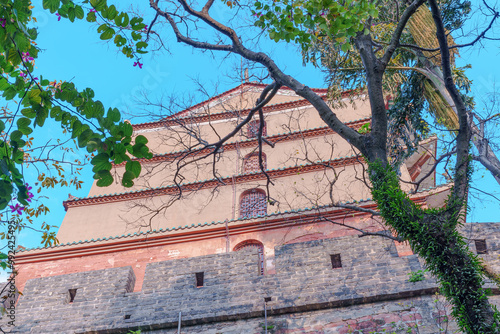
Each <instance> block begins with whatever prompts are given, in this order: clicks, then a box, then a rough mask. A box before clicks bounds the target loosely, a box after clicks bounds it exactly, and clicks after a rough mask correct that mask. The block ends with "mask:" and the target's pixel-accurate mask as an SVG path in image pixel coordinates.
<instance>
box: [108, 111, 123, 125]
mask: <svg viewBox="0 0 500 334" xmlns="http://www.w3.org/2000/svg"><path fill="white" fill-rule="evenodd" d="M106 117H107V118H109V119H110V120H111V121H112V122H113V123H116V122H119V121H120V118H121V115H120V111H119V110H118V109H116V108H109V109H108V115H107V116H106Z"/></svg>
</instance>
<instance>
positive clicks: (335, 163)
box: [63, 156, 364, 210]
mask: <svg viewBox="0 0 500 334" xmlns="http://www.w3.org/2000/svg"><path fill="white" fill-rule="evenodd" d="M363 162H364V159H363V157H361V156H351V157H344V158H340V159H335V160H329V161H322V162H321V163H316V164H311V165H301V166H295V167H288V168H281V169H273V170H268V171H266V173H267V175H268V176H269V177H270V178H278V177H285V176H291V175H296V174H297V173H308V172H314V171H319V170H322V169H325V168H326V166H328V167H341V166H350V165H354V164H360V163H363ZM325 165H326V166H325ZM265 179H266V175H265V174H264V173H262V172H256V173H250V174H240V175H237V176H235V177H232V176H227V177H223V178H220V179H210V180H205V181H198V182H193V183H186V184H181V185H179V186H175V185H172V186H167V187H159V188H154V189H145V190H137V191H132V192H126V193H120V194H110V195H100V196H95V197H87V198H76V199H71V200H67V201H64V202H63V205H64V208H65V209H66V210H68V208H72V207H78V206H86V205H96V204H103V203H112V202H121V201H129V200H136V199H141V198H148V197H153V196H163V195H171V194H175V193H177V192H178V191H179V190H182V191H183V192H184V191H196V190H202V189H207V188H214V187H216V186H224V185H228V184H232V182H234V183H236V184H240V183H246V182H251V181H260V180H265Z"/></svg>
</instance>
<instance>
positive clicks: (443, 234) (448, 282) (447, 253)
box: [369, 162, 500, 333]
mask: <svg viewBox="0 0 500 334" xmlns="http://www.w3.org/2000/svg"><path fill="white" fill-rule="evenodd" d="M369 173H370V179H371V181H372V184H373V188H372V195H373V199H374V200H375V201H376V202H377V205H378V208H379V210H380V212H381V214H382V216H383V217H384V219H385V221H386V224H387V225H388V226H389V227H390V228H391V229H392V230H393V231H394V232H395V233H397V234H398V235H399V236H401V237H403V238H404V239H405V240H407V241H408V242H409V243H410V246H411V248H412V250H413V251H414V252H415V253H416V254H417V255H419V256H420V257H422V258H423V259H424V260H425V261H426V266H427V269H428V270H429V271H430V272H431V273H432V274H433V276H434V277H436V278H437V280H438V282H439V283H440V284H441V290H442V293H443V295H444V296H446V298H447V299H448V300H449V301H450V302H451V303H452V304H453V312H452V316H453V317H454V318H455V319H456V320H457V322H458V324H459V326H460V327H461V328H462V329H463V330H464V331H465V332H467V333H496V332H498V330H499V329H498V327H497V325H496V323H498V321H499V320H500V317H499V314H498V312H497V311H496V310H493V309H491V308H490V310H491V312H494V314H493V319H494V320H495V323H493V324H492V323H490V321H489V320H488V315H487V314H485V312H484V309H485V308H484V305H483V304H484V303H488V301H487V291H486V290H485V289H483V288H482V285H483V283H484V280H483V267H482V265H481V261H480V260H479V259H478V257H477V256H476V255H475V254H473V253H472V252H471V251H470V250H469V249H468V248H467V245H466V242H465V240H464V237H463V236H462V235H461V234H460V233H459V232H458V230H457V227H458V226H459V225H460V222H461V219H462V218H463V216H462V215H461V214H460V212H454V210H460V208H461V207H462V206H461V205H446V206H445V207H444V208H441V209H422V208H420V207H418V206H417V205H416V204H415V203H413V202H412V201H411V200H410V199H409V197H408V195H407V194H405V193H404V192H403V191H402V190H401V188H400V186H399V182H398V177H397V175H396V173H395V172H394V171H393V170H392V168H391V167H390V166H385V167H384V166H382V164H381V163H379V162H375V163H370V164H369ZM448 204H450V203H448ZM457 208H458V209H457Z"/></svg>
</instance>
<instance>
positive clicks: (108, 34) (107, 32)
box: [100, 27, 115, 41]
mask: <svg viewBox="0 0 500 334" xmlns="http://www.w3.org/2000/svg"><path fill="white" fill-rule="evenodd" d="M114 35H115V30H114V29H113V28H111V27H108V28H107V29H106V30H104V32H103V33H102V34H101V37H100V38H101V39H102V40H103V41H105V40H108V39H111V37H113V36H114Z"/></svg>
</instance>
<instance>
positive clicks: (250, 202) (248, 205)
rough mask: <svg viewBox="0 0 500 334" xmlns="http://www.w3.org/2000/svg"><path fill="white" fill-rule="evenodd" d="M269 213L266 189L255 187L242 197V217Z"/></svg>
mask: <svg viewBox="0 0 500 334" xmlns="http://www.w3.org/2000/svg"><path fill="white" fill-rule="evenodd" d="M266 214H267V196H266V192H265V191H264V190H261V189H258V188H254V189H250V190H247V191H245V192H244V193H243V194H241V197H240V218H254V217H257V216H265V215H266Z"/></svg>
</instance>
